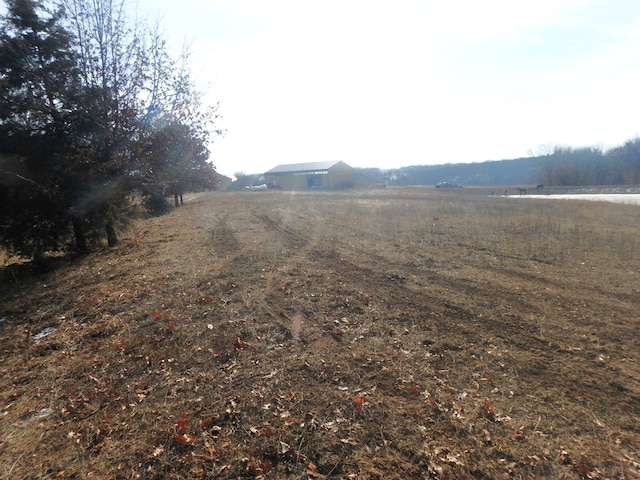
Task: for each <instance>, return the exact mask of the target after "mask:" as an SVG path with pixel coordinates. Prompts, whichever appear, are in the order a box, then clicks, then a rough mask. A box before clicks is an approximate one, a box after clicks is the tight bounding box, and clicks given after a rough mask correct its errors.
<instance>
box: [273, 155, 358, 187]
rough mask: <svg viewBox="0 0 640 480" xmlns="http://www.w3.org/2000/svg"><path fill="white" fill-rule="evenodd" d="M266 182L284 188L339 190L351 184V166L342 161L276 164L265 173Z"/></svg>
mask: <svg viewBox="0 0 640 480" xmlns="http://www.w3.org/2000/svg"><path fill="white" fill-rule="evenodd" d="M264 175H265V180H266V182H267V184H277V185H280V187H281V188H283V189H284V190H307V189H322V190H339V189H345V188H351V187H352V186H353V168H352V167H350V166H349V165H347V164H346V163H344V162H342V161H339V160H338V161H333V162H312V163H294V164H290V165H278V166H277V167H274V168H272V169H271V170H269V171H268V172H266V173H265V174H264Z"/></svg>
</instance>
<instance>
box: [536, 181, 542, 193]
mask: <svg viewBox="0 0 640 480" xmlns="http://www.w3.org/2000/svg"><path fill="white" fill-rule="evenodd" d="M540 190H544V185H543V184H542V183H539V184H538V185H536V192H539V191H540Z"/></svg>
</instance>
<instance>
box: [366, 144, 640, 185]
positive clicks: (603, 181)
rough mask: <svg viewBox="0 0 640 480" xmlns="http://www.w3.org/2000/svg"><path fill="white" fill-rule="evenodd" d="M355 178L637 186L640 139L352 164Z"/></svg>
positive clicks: (428, 182)
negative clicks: (387, 167)
mask: <svg viewBox="0 0 640 480" xmlns="http://www.w3.org/2000/svg"><path fill="white" fill-rule="evenodd" d="M355 176H356V181H357V182H359V183H360V184H364V185H367V184H374V183H376V182H378V181H380V180H389V182H390V184H391V185H435V184H437V183H439V182H442V181H448V182H452V183H457V184H460V185H531V187H532V188H533V187H535V185H539V184H543V185H545V186H579V185H637V184H640V138H635V139H632V140H629V141H627V142H625V143H624V145H621V146H619V147H615V148H612V149H610V150H608V151H603V150H602V149H601V148H596V147H584V148H572V147H563V146H548V147H545V148H544V149H543V151H538V152H532V155H531V156H530V157H525V158H517V159H512V160H497V161H487V162H478V163H455V164H440V165H416V166H409V167H402V168H400V169H397V170H391V171H386V172H382V171H380V170H377V169H356V172H355Z"/></svg>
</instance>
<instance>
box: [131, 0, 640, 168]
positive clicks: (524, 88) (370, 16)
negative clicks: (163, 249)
mask: <svg viewBox="0 0 640 480" xmlns="http://www.w3.org/2000/svg"><path fill="white" fill-rule="evenodd" d="M139 9H140V10H141V11H142V12H143V13H144V14H145V15H146V16H148V17H150V18H152V19H154V18H156V17H158V16H160V17H161V21H162V24H163V26H164V30H165V34H166V35H167V37H168V38H169V40H170V42H171V43H172V44H175V45H176V46H180V45H182V44H183V43H184V42H185V41H186V42H187V43H189V44H190V45H191V52H192V68H193V73H194V75H195V78H196V80H197V81H198V83H199V85H200V86H201V87H202V89H203V90H206V92H207V95H206V99H207V101H209V102H216V101H219V102H220V113H221V114H222V115H223V118H222V119H221V121H220V126H221V127H223V128H225V129H226V130H227V134H226V136H225V138H222V139H220V138H218V139H216V140H215V142H214V144H213V145H212V148H211V149H212V156H211V160H212V161H213V163H214V164H215V165H216V166H217V168H218V171H219V172H220V173H223V174H226V175H229V176H233V174H234V173H236V172H240V171H241V172H244V173H262V172H264V171H266V170H269V169H270V168H272V167H274V166H276V165H279V164H283V163H301V162H310V161H324V160H343V161H345V162H346V163H348V164H350V165H352V166H354V167H379V168H395V167H401V166H407V165H426V164H440V163H449V162H477V161H484V160H500V159H505V158H517V157H522V156H528V155H529V154H530V152H532V151H534V152H535V151H537V150H538V149H539V147H540V146H541V145H556V144H558V145H564V146H573V147H581V146H600V147H603V148H605V149H606V148H610V147H613V146H617V145H619V144H622V143H624V141H626V140H628V139H631V138H634V137H636V136H638V135H639V134H640V123H639V121H638V112H639V111H640V91H639V89H638V88H639V87H638V86H639V85H640V1H638V0H536V1H535V2H524V1H523V2H520V1H514V0H483V1H481V2H480V1H478V0H446V1H445V0H422V1H419V0H415V1H411V0H388V1H378V0H323V1H311V0H181V1H180V2H177V1H175V0H139Z"/></svg>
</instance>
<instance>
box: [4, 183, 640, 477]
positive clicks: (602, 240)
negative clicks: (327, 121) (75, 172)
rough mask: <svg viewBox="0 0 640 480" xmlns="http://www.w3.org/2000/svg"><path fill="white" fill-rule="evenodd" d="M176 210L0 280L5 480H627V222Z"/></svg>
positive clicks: (577, 217)
mask: <svg viewBox="0 0 640 480" xmlns="http://www.w3.org/2000/svg"><path fill="white" fill-rule="evenodd" d="M186 200H187V201H186V203H185V205H184V207H181V208H179V209H176V210H175V211H173V212H172V213H170V214H168V215H166V216H163V217H160V218H153V219H148V220H139V221H138V222H137V223H135V224H134V225H133V226H132V228H131V229H130V230H129V231H128V232H126V233H125V234H124V235H123V238H122V241H121V244H120V245H119V246H118V247H116V248H114V249H111V250H107V249H105V250H102V251H99V252H97V253H95V254H93V255H90V256H87V257H84V258H77V259H59V260H58V262H59V263H60V264H59V266H58V268H56V269H55V270H53V271H52V272H49V273H46V274H42V273H40V274H36V273H34V272H33V271H32V268H31V266H30V265H28V264H11V263H10V264H8V265H6V266H5V267H4V268H2V270H0V280H1V284H0V355H1V362H0V370H1V382H2V384H1V386H0V387H1V388H0V478H3V479H10V478H20V479H23V478H25V479H26V478H29V479H44V478H51V479H55V478H76V479H85V478H95V479H162V478H169V479H191V478H223V479H231V478H263V479H279V478H290V479H305V478H306V479H362V480H364V479H408V478H419V479H423V478H424V479H501V478H505V479H506V478H514V479H534V478H549V479H552V478H553V479H557V478H567V479H605V478H610V479H638V478H640V363H639V362H640V336H639V335H638V332H639V329H640V311H639V309H638V308H639V306H640V228H639V226H638V223H639V222H638V220H639V219H640V207H638V206H630V205H615V204H608V203H599V202H587V201H553V200H537V199H535V200H534V199H529V200H526V201H522V200H518V201H516V200H514V199H509V198H502V197H490V196H487V195H484V194H483V192H482V191H480V190H474V189H467V188H465V189H458V190H456V191H437V190H435V189H422V188H414V189H393V188H390V189H385V190H366V191H365V190H362V191H348V192H339V193H335V192H334V193H331V192H315V193H290V192H239V193H215V192H213V193H205V194H198V195H192V196H189V197H187V198H186Z"/></svg>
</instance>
